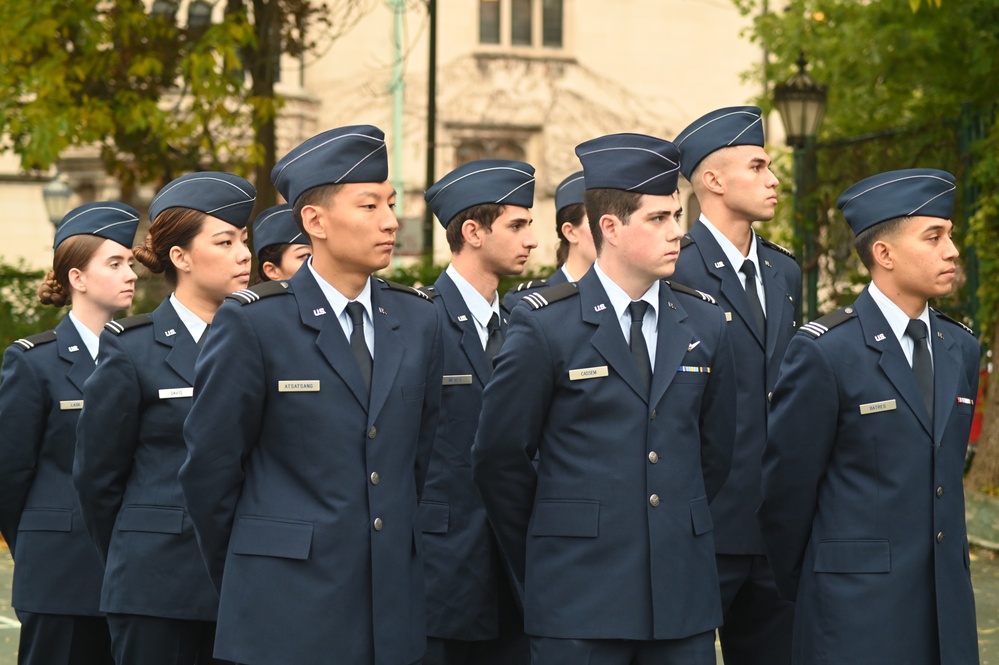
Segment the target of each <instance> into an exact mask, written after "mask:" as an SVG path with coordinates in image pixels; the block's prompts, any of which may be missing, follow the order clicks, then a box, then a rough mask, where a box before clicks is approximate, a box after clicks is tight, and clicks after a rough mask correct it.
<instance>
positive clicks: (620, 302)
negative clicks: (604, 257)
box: [593, 259, 659, 325]
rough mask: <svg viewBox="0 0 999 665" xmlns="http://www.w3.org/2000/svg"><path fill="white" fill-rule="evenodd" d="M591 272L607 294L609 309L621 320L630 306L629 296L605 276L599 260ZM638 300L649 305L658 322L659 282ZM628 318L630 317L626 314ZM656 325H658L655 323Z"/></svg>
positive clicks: (654, 283)
mask: <svg viewBox="0 0 999 665" xmlns="http://www.w3.org/2000/svg"><path fill="white" fill-rule="evenodd" d="M593 270H594V272H596V273H597V278H598V279H599V280H600V284H601V285H602V286H603V287H604V291H605V292H606V293H607V298H608V299H610V301H611V307H613V308H614V314H616V315H617V318H619V319H620V318H621V317H622V316H624V315H625V314H626V313H627V311H628V305H630V304H631V302H632V301H631V296H629V295H628V294H627V293H625V292H624V289H622V288H621V287H620V286H618V285H617V283H616V282H615V281H614V280H612V279H611V278H610V277H608V276H607V273H605V272H604V271H603V270H602V269H601V268H600V261H599V259H598V260H597V261H596V262H595V263H594V264H593ZM639 300H644V301H645V302H647V303H649V306H650V307H651V309H652V311H653V313H654V314H655V316H656V321H657V322H658V321H659V280H658V279H657V280H656V281H654V282H653V283H652V286H650V287H649V290H648V291H646V292H645V293H644V294H642V297H641V298H639ZM628 316H631V315H630V314H628ZM657 325H658V323H657Z"/></svg>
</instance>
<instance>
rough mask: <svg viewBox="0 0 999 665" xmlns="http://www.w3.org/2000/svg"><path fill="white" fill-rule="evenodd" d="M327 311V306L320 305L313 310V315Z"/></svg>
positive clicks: (320, 314) (319, 314)
mask: <svg viewBox="0 0 999 665" xmlns="http://www.w3.org/2000/svg"><path fill="white" fill-rule="evenodd" d="M325 313H326V308H325V307H319V308H317V309H314V310H312V315H313V316H322V315H323V314H325Z"/></svg>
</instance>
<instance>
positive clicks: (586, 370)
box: [569, 365, 607, 381]
mask: <svg viewBox="0 0 999 665" xmlns="http://www.w3.org/2000/svg"><path fill="white" fill-rule="evenodd" d="M601 376H607V365H603V366H601V367H583V368H581V369H570V370H569V380H570V381H580V380H582V379H596V378H599V377H601Z"/></svg>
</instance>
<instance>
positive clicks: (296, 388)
mask: <svg viewBox="0 0 999 665" xmlns="http://www.w3.org/2000/svg"><path fill="white" fill-rule="evenodd" d="M278 392H279V393H317V392H319V381H278Z"/></svg>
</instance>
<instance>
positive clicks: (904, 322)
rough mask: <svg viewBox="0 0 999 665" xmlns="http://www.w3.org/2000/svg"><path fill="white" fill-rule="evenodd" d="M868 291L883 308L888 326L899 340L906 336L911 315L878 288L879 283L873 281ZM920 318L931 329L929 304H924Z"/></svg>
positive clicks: (879, 307) (882, 311)
mask: <svg viewBox="0 0 999 665" xmlns="http://www.w3.org/2000/svg"><path fill="white" fill-rule="evenodd" d="M867 291H868V293H870V294H871V298H873V299H874V304H875V305H877V306H878V309H880V310H881V314H883V315H884V317H885V320H887V321H888V326H889V327H890V328H891V331H892V332H893V333H894V334H895V338H896V339H898V341H899V342H901V341H902V338H903V337H904V336H905V328H906V326H908V325H909V315H908V314H906V313H905V312H903V311H902V309H901V308H900V307H899V306H898V305H896V304H895V303H893V302H892V301H891V299H890V298H888V296H886V295H885V294H884V292H883V291H882V290H881V289H879V288H878V285H877V284H875V283H874V282H871V284H870V286H869V287H868V288H867ZM918 318H919V320H920V321H922V322H923V323H925V324H926V330H927V332H929V330H930V308H929V305H924V306H923V312H922V313H921V314H920V315H919V317H918Z"/></svg>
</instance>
